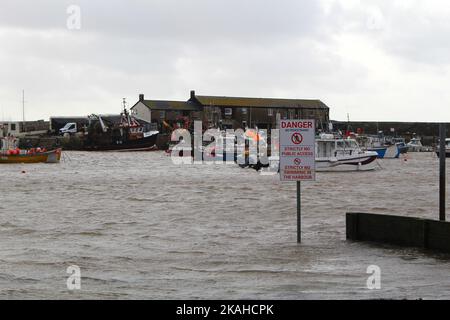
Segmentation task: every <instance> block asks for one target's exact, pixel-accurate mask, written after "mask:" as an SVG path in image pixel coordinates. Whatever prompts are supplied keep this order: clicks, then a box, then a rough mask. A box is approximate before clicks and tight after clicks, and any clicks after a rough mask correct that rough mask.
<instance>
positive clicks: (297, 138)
mask: <svg viewBox="0 0 450 320" xmlns="http://www.w3.org/2000/svg"><path fill="white" fill-rule="evenodd" d="M315 134H316V131H315V121H314V120H280V179H281V181H314V180H315V178H316V177H315V171H316V166H315V164H316V161H315Z"/></svg>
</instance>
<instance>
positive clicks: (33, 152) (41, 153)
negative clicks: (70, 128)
mask: <svg viewBox="0 0 450 320" xmlns="http://www.w3.org/2000/svg"><path fill="white" fill-rule="evenodd" d="M0 142H1V150H0V164H2V163H58V162H59V161H60V160H61V149H60V148H58V149H54V150H49V151H47V150H46V149H45V148H42V149H41V148H31V149H28V150H23V149H19V148H18V147H17V144H18V141H17V139H15V138H14V137H7V138H1V139H0Z"/></svg>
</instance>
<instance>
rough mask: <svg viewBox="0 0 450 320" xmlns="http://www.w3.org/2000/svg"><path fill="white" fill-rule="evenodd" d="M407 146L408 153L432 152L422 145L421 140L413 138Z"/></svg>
mask: <svg viewBox="0 0 450 320" xmlns="http://www.w3.org/2000/svg"><path fill="white" fill-rule="evenodd" d="M406 146H407V147H408V152H426V151H430V150H429V148H427V147H425V146H423V145H422V142H421V141H420V139H419V138H412V139H411V140H410V141H409V142H408V143H407V144H406Z"/></svg>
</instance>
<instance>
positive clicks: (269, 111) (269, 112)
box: [267, 108, 273, 117]
mask: <svg viewBox="0 0 450 320" xmlns="http://www.w3.org/2000/svg"><path fill="white" fill-rule="evenodd" d="M267 115H268V116H269V117H272V116H273V109H272V108H269V109H267Z"/></svg>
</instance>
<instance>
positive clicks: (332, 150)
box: [316, 134, 378, 171]
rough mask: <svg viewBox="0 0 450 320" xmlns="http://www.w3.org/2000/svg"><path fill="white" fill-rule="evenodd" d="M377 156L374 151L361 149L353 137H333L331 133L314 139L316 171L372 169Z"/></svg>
mask: <svg viewBox="0 0 450 320" xmlns="http://www.w3.org/2000/svg"><path fill="white" fill-rule="evenodd" d="M377 157H378V153H377V152H376V151H363V150H362V149H361V148H360V146H359V145H358V143H357V142H356V140H355V139H350V138H347V139H343V138H335V137H334V136H333V135H331V134H323V135H321V136H320V138H318V139H316V170H317V171H329V170H330V171H331V170H332V171H335V170H338V171H341V170H345V171H354V170H373V169H375V168H376V166H374V164H375V163H376V162H375V160H376V159H377Z"/></svg>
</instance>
